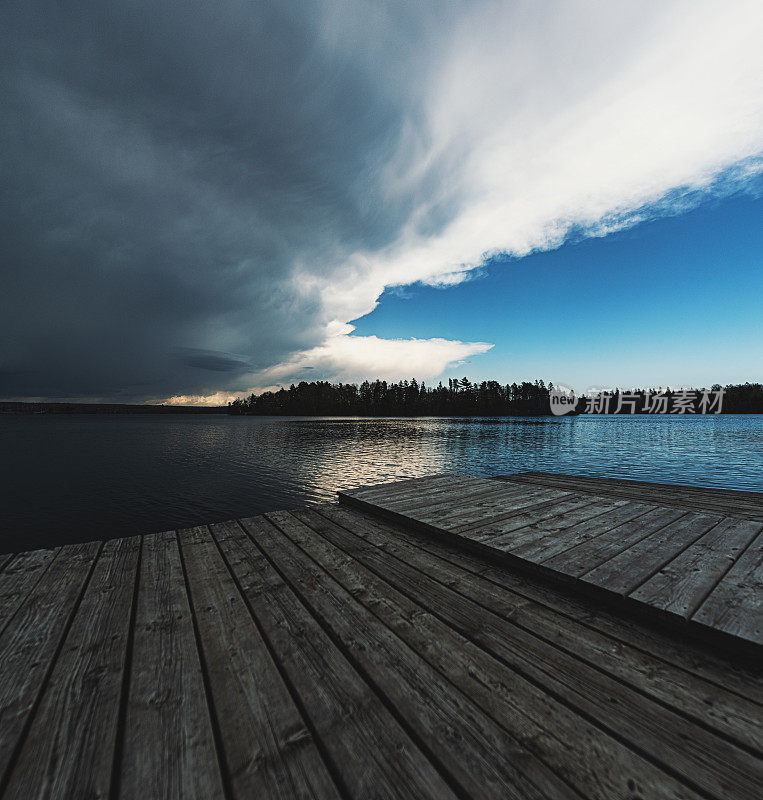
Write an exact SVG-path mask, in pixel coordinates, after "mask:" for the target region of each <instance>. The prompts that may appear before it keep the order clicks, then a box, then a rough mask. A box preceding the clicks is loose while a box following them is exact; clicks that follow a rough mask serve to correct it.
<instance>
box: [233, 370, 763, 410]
mask: <svg viewBox="0 0 763 800" xmlns="http://www.w3.org/2000/svg"><path fill="white" fill-rule="evenodd" d="M720 389H721V387H720V386H719V385H717V384H716V385H715V386H713V387H711V389H709V390H705V389H703V388H700V389H697V390H696V395H697V397H696V401H695V402H694V403H693V404H692V403H689V404H688V405H687V403H684V407H685V408H686V409H687V411H688V408H689V407H691V408H693V409H694V411H695V412H700V411H701V397H702V393H703V392H705V391H707V392H717V391H718V390H720ZM552 390H553V384H552V383H545V382H544V381H542V380H536V381H535V382H534V383H530V382H529V381H523V382H522V383H511V384H500V383H498V381H482V382H481V383H471V382H470V381H469V380H468V379H467V378H455V379H450V380H449V381H448V385H447V386H444V385H443V384H442V383H439V384H438V385H437V386H434V387H428V386H426V385H425V383H424V382H423V381H422V382H419V381H417V380H416V379H413V380H411V381H407V380H406V381H401V382H399V383H387V381H380V380H376V381H373V382H369V381H364V382H363V383H361V384H360V385H359V386H358V385H357V384H354V383H330V382H329V381H312V382H310V383H307V382H306V381H301V382H300V383H298V384H296V385H295V384H292V385H291V386H290V387H289V388H288V389H279V390H278V391H276V392H263V393H262V394H259V395H255V394H252V395H250V396H249V397H246V398H239V399H236V400H234V401H233V402H232V403H230V404H229V405H228V411H229V413H231V414H261V415H299V416H313V415H317V416H354V415H357V416H369V417H374V416H384V417H387V416H390V417H393V416H400V417H409V416H410V417H414V416H443V417H447V416H485V417H492V416H540V415H546V414H550V413H551V412H550V403H549V393H550V391H552ZM653 391H657V390H653ZM723 392H724V393H723V399H722V412H723V413H727V414H761V413H763V385H761V384H760V383H745V384H735V385H728V386H726V387H723ZM632 393H637V394H640V395H641V402H637V403H636V405H635V407H634V406H633V405H631V404H630V403H629V402H628V398H629V397H630V396H631V395H632ZM677 394H678V393H677V392H671V391H669V390H667V391H665V392H664V395H665V396H666V397H667V399H668V402H667V408H672V407H673V405H674V402H673V401H674V398H675V397H676V395H677ZM608 396H609V398H610V400H609V403H608V406H607V408H608V413H614V412H615V410H616V409H618V408H620V409H621V411H620V413H630V411H629V410H630V409H631V408H634V410H635V413H648V411H647V410H645V408H644V402H643V399H644V392H643V391H642V390H638V389H636V390H628V393H627V394H626V392H625V390H623V394H622V398H621V394H620V392H619V391H618V390H617V389H616V390H614V391H613V392H612V393H610V394H609V395H608ZM621 399H622V400H623V402H622V403H621V402H620V400H621ZM587 408H590V403H589V401H587V400H586V398H585V397H581V398H580V400H579V402H578V405H577V411H578V412H581V413H582V412H586V410H587ZM602 410H603V408H602ZM710 410H713V409H710Z"/></svg>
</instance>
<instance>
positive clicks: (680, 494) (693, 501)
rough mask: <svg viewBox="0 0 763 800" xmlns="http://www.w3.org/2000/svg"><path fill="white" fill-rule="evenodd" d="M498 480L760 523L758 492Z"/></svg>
mask: <svg viewBox="0 0 763 800" xmlns="http://www.w3.org/2000/svg"><path fill="white" fill-rule="evenodd" d="M497 480H501V481H507V482H509V483H522V484H532V485H536V486H564V487H567V488H570V489H574V490H576V491H581V492H592V493H594V494H599V495H609V496H611V497H625V498H629V499H639V500H642V501H645V502H651V503H655V504H659V505H662V506H673V507H678V508H685V509H687V510H688V509H691V510H695V511H708V512H711V513H717V514H723V515H725V516H735V517H740V518H742V519H751V520H754V521H759V522H763V496H762V494H763V493H761V492H746V491H737V490H729V489H717V488H714V487H700V486H683V485H677V484H664V483H650V482H643V481H630V480H622V479H615V478H590V477H584V476H582V475H557V474H553V473H548V472H523V473H517V474H515V475H500V476H497Z"/></svg>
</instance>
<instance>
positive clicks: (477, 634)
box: [352, 531, 761, 798]
mask: <svg viewBox="0 0 763 800" xmlns="http://www.w3.org/2000/svg"><path fill="white" fill-rule="evenodd" d="M358 535H362V534H361V532H360V531H359V532H358ZM352 554H353V555H355V556H356V557H358V558H361V556H360V551H359V550H358V551H356V550H353V551H352ZM365 558H370V559H375V565H376V567H375V571H377V572H380V571H381V570H382V569H385V570H387V569H393V570H394V579H393V578H392V577H390V578H389V580H390V581H394V583H395V585H397V586H399V587H402V586H405V593H406V594H407V595H409V596H410V597H411V598H412V599H415V600H416V601H417V602H419V603H420V604H421V605H422V606H424V607H425V608H428V609H430V610H431V612H432V613H434V614H436V615H437V616H439V617H440V618H441V619H443V620H445V621H446V622H447V623H448V625H449V626H450V627H452V628H453V629H454V630H456V631H459V632H461V633H463V634H464V635H465V636H467V637H468V638H472V639H473V641H475V642H476V643H478V644H480V645H481V646H482V647H484V648H485V649H487V650H488V651H489V652H491V653H492V654H493V655H494V656H495V657H497V658H500V659H501V660H502V661H503V662H504V663H506V664H508V665H509V666H512V667H513V668H514V669H515V670H517V671H520V672H521V673H522V674H525V675H527V676H528V677H531V678H532V680H533V682H534V683H536V684H537V685H540V686H542V687H545V688H546V691H547V692H548V693H549V694H550V695H551V696H553V697H563V698H564V699H565V701H566V702H567V703H570V704H572V705H573V706H574V707H576V708H577V709H578V711H579V713H580V714H581V716H583V717H585V718H587V719H593V720H595V721H596V722H597V724H598V725H600V726H601V727H603V728H604V729H605V730H608V731H610V732H611V733H612V734H613V735H614V736H616V737H617V738H618V739H620V740H621V741H622V740H625V741H626V742H630V743H631V745H632V747H633V749H634V750H637V751H639V752H646V753H649V754H650V757H651V759H652V760H653V761H657V762H658V763H661V764H662V765H663V767H664V768H665V769H666V770H670V771H673V772H674V771H676V770H678V771H679V772H680V773H681V774H682V776H683V780H684V781H685V782H686V783H687V784H690V783H692V782H695V781H700V783H699V785H701V786H702V787H703V789H709V790H711V791H712V792H713V793H714V794H715V796H718V797H724V796H726V793H730V794H731V796H739V797H749V798H753V797H755V796H756V794H757V779H758V777H759V775H760V774H761V773H760V769H761V763H760V761H759V759H758V758H755V757H750V756H749V755H748V754H747V753H746V752H744V751H742V750H741V749H738V748H735V747H733V746H729V745H728V743H727V742H726V741H725V739H724V738H722V737H719V736H712V735H707V733H706V732H705V731H703V730H700V729H695V728H692V727H691V726H689V725H687V723H686V720H685V718H684V717H683V716H682V715H681V714H676V713H675V712H674V711H672V710H669V709H666V708H665V707H663V706H662V705H661V704H658V703H653V702H648V701H645V700H644V698H643V695H641V694H640V693H638V692H633V691H631V690H628V689H627V688H626V687H624V686H623V685H622V683H621V682H620V681H618V680H613V679H611V678H609V677H608V676H606V675H605V674H602V673H601V671H600V670H598V669H597V668H596V667H595V666H592V665H589V664H585V663H583V662H582V661H581V660H580V659H578V658H575V657H573V656H571V655H570V654H568V653H563V652H561V651H560V650H559V649H557V648H555V647H553V646H550V645H549V644H548V643H546V642H544V641H543V640H541V639H540V638H538V637H537V636H535V635H534V634H533V633H530V632H528V631H525V630H522V629H521V628H519V627H518V626H516V625H514V624H513V621H512V620H506V619H502V618H501V617H500V616H499V615H497V614H495V612H492V611H489V610H488V609H486V608H484V607H482V608H481V609H478V608H477V607H475V606H472V605H471V604H470V603H469V602H468V601H466V600H464V598H463V597H462V596H460V593H456V592H454V591H453V590H452V589H451V588H450V587H446V586H444V585H442V584H440V583H439V582H436V581H433V580H431V579H427V578H426V577H425V576H424V575H423V574H422V573H421V572H419V571H417V570H414V569H412V568H411V567H408V568H406V566H405V564H394V562H391V560H390V559H389V558H383V557H382V558H381V559H379V558H378V555H375V554H374V551H373V550H371V549H370V548H366V549H365V553H364V555H363V559H364V560H365ZM369 563H370V562H369ZM404 576H405V577H404ZM475 620H478V622H476V623H475ZM687 740H688V741H691V747H690V748H687V747H686V746H685V742H686V741H687ZM597 754H598V755H599V757H601V751H600V750H597ZM726 759H728V762H726ZM720 762H723V763H720ZM604 763H606V762H604ZM731 763H733V765H734V766H733V767H731V766H730V764H731ZM602 768H604V765H603V764H602ZM639 774H640V777H641V778H642V780H645V776H646V775H647V774H648V771H647V770H645V769H644V770H642V772H641V773H639ZM626 777H627V776H626ZM660 785H663V786H666V785H667V784H666V783H664V782H663V781H662V780H661V779H660V778H655V779H654V783H652V784H650V785H649V788H646V787H645V789H644V793H645V795H646V796H652V793H653V792H657V791H658V789H657V787H658V786H660ZM674 789H675V786H674V787H673V790H674ZM626 796H627V795H626Z"/></svg>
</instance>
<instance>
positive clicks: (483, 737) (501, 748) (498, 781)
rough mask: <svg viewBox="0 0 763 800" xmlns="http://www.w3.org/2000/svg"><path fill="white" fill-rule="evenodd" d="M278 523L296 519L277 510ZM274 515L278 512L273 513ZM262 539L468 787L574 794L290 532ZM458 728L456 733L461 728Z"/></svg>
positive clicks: (505, 793)
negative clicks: (543, 774)
mask: <svg viewBox="0 0 763 800" xmlns="http://www.w3.org/2000/svg"><path fill="white" fill-rule="evenodd" d="M273 517H274V519H273V521H274V522H276V524H279V523H282V522H284V521H286V520H288V517H287V516H286V515H282V514H277V515H273ZM268 518H269V519H271V517H270V516H268ZM258 541H259V543H260V544H261V546H262V547H263V549H265V550H266V552H267V554H268V556H269V558H271V559H273V561H274V563H277V564H278V566H279V569H280V571H281V572H282V573H283V574H284V575H285V576H288V579H289V580H290V582H292V583H293V585H295V586H296V587H298V589H299V591H300V594H301V595H302V597H304V598H305V600H306V601H307V602H309V603H310V604H311V606H312V607H313V610H314V613H317V614H319V615H320V617H321V618H322V619H323V620H325V621H326V622H327V624H329V623H330V625H331V628H332V631H333V632H334V635H335V636H336V637H337V639H338V640H339V641H340V642H341V643H342V647H343V649H345V650H346V652H347V653H348V654H349V655H350V656H351V657H352V659H353V660H354V661H355V662H356V663H357V664H358V667H359V668H360V669H361V670H362V671H363V672H364V673H365V674H366V675H367V676H368V679H369V680H371V681H372V682H373V684H374V685H375V686H376V687H377V690H378V691H381V692H383V694H384V695H385V697H386V698H387V700H388V702H389V703H390V704H391V705H392V706H393V707H394V708H395V711H396V714H397V715H399V716H400V717H401V718H402V719H404V720H405V722H406V724H407V725H408V726H410V727H411V728H412V729H413V730H414V731H416V734H417V736H418V737H420V740H421V741H422V742H426V744H427V746H428V747H429V748H430V750H431V751H432V753H433V754H434V755H435V757H436V758H437V760H438V762H439V763H440V764H441V765H442V766H443V768H445V769H447V770H449V771H450V774H451V779H452V780H454V781H456V782H457V783H458V784H459V785H460V786H461V791H462V792H464V793H466V794H470V795H472V796H479V797H483V798H486V800H487V798H491V797H495V798H515V797H516V798H519V797H527V796H528V795H535V796H544V797H559V798H562V797H567V796H571V794H572V793H571V790H569V789H567V791H563V790H562V788H561V786H560V785H559V783H558V782H556V785H555V787H554V789H553V791H552V790H551V788H550V787H549V786H548V784H545V786H544V787H539V786H537V785H535V784H534V782H531V781H529V780H528V778H527V777H526V776H525V775H523V774H522V772H520V770H519V768H518V766H519V763H521V762H522V761H523V760H527V755H528V754H527V752H526V751H525V753H524V754H523V752H522V750H520V749H518V748H517V747H516V746H515V745H514V743H513V742H512V740H511V737H509V736H508V735H507V734H506V732H505V731H503V730H502V729H501V728H500V727H499V726H498V725H497V724H496V723H495V722H494V721H492V720H490V719H489V718H487V717H486V715H485V714H484V713H483V712H481V710H480V709H479V708H478V707H476V706H475V704H474V703H473V702H472V701H470V700H469V699H468V698H466V697H464V696H463V695H462V694H461V693H460V692H458V691H457V690H455V689H454V688H453V686H452V685H451V684H450V683H449V682H447V681H445V680H444V679H443V678H442V677H441V676H440V675H438V674H437V673H436V671H434V670H433V669H432V668H431V667H430V666H429V665H428V664H427V663H426V662H425V661H424V660H423V659H421V657H420V656H418V655H416V654H415V653H413V652H412V651H411V650H409V649H408V648H406V647H405V646H401V642H400V640H399V638H398V637H397V636H396V635H395V634H393V633H392V632H391V631H390V630H389V628H387V627H386V626H385V625H383V624H382V623H381V622H380V621H379V619H378V618H377V617H375V616H374V615H373V614H371V613H370V612H369V611H368V610H367V609H365V608H363V607H362V606H360V605H359V604H358V603H357V602H356V601H355V600H354V599H353V598H352V596H351V595H350V594H349V593H348V592H347V591H346V590H344V589H342V587H341V586H340V585H338V584H337V583H336V582H335V581H334V580H333V579H331V578H330V577H329V576H328V575H327V574H326V573H325V572H324V571H323V570H321V569H320V568H317V567H316V566H315V564H314V562H312V561H311V560H310V559H309V558H307V557H306V556H305V555H304V553H302V552H301V551H300V550H299V549H298V548H296V547H295V546H294V545H293V544H292V543H291V542H290V541H289V539H288V538H286V537H285V536H284V535H283V534H279V535H275V534H264V535H263V532H260V538H259V539H258ZM456 730H457V731H458V734H457V735H456V736H454V731H456Z"/></svg>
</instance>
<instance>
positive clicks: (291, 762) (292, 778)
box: [178, 523, 340, 800]
mask: <svg viewBox="0 0 763 800" xmlns="http://www.w3.org/2000/svg"><path fill="white" fill-rule="evenodd" d="M232 524H234V525H235V523H232ZM223 527H224V525H220V526H216V529H217V530H221V529H223ZM178 540H179V542H180V547H181V552H182V553H183V560H184V562H185V565H186V574H187V579H188V588H189V591H190V595H191V599H192V602H193V609H194V612H195V619H196V625H197V628H198V631H199V639H200V642H201V648H202V650H203V653H204V662H205V664H206V671H207V676H208V682H209V686H210V690H211V693H212V698H213V701H214V707H215V712H216V714H217V716H218V717H219V719H220V720H221V725H220V733H221V739H222V743H223V751H224V755H225V761H226V764H227V768H228V773H229V774H230V775H231V786H232V788H233V792H234V795H235V796H236V797H241V798H244V797H263V798H268V800H271V799H272V800H276V799H277V798H284V800H291V798H327V799H328V798H332V797H336V798H338V797H339V796H340V795H339V792H338V790H337V788H336V786H335V784H334V781H333V780H332V778H331V776H330V774H329V772H328V770H327V768H326V765H325V764H324V763H323V760H322V758H321V756H320V754H319V753H318V749H317V747H316V745H315V742H314V741H313V738H312V735H311V733H310V730H309V728H308V727H307V726H306V724H305V721H304V720H303V719H302V716H301V715H300V713H299V711H298V709H297V707H296V705H295V704H294V700H293V698H292V697H291V695H290V694H289V690H288V689H287V687H286V685H285V684H284V682H283V679H282V678H281V676H280V674H279V672H278V668H277V667H276V665H275V663H274V662H273V659H272V658H271V656H270V653H269V652H268V649H267V645H266V644H265V642H264V641H263V639H262V636H261V634H260V632H259V631H258V629H257V626H256V625H255V622H254V620H253V618H252V617H251V615H250V614H249V611H248V609H247V606H246V602H245V601H244V599H243V597H242V596H241V594H240V592H239V590H238V588H237V587H236V584H235V582H234V579H233V577H232V576H231V574H230V572H229V571H228V568H227V567H226V565H225V562H224V561H223V559H222V557H221V555H220V552H219V551H218V549H217V546H216V544H215V542H214V540H213V539H212V537H211V535H210V533H209V531H208V530H207V529H205V528H193V529H189V530H187V531H179V532H178Z"/></svg>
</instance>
